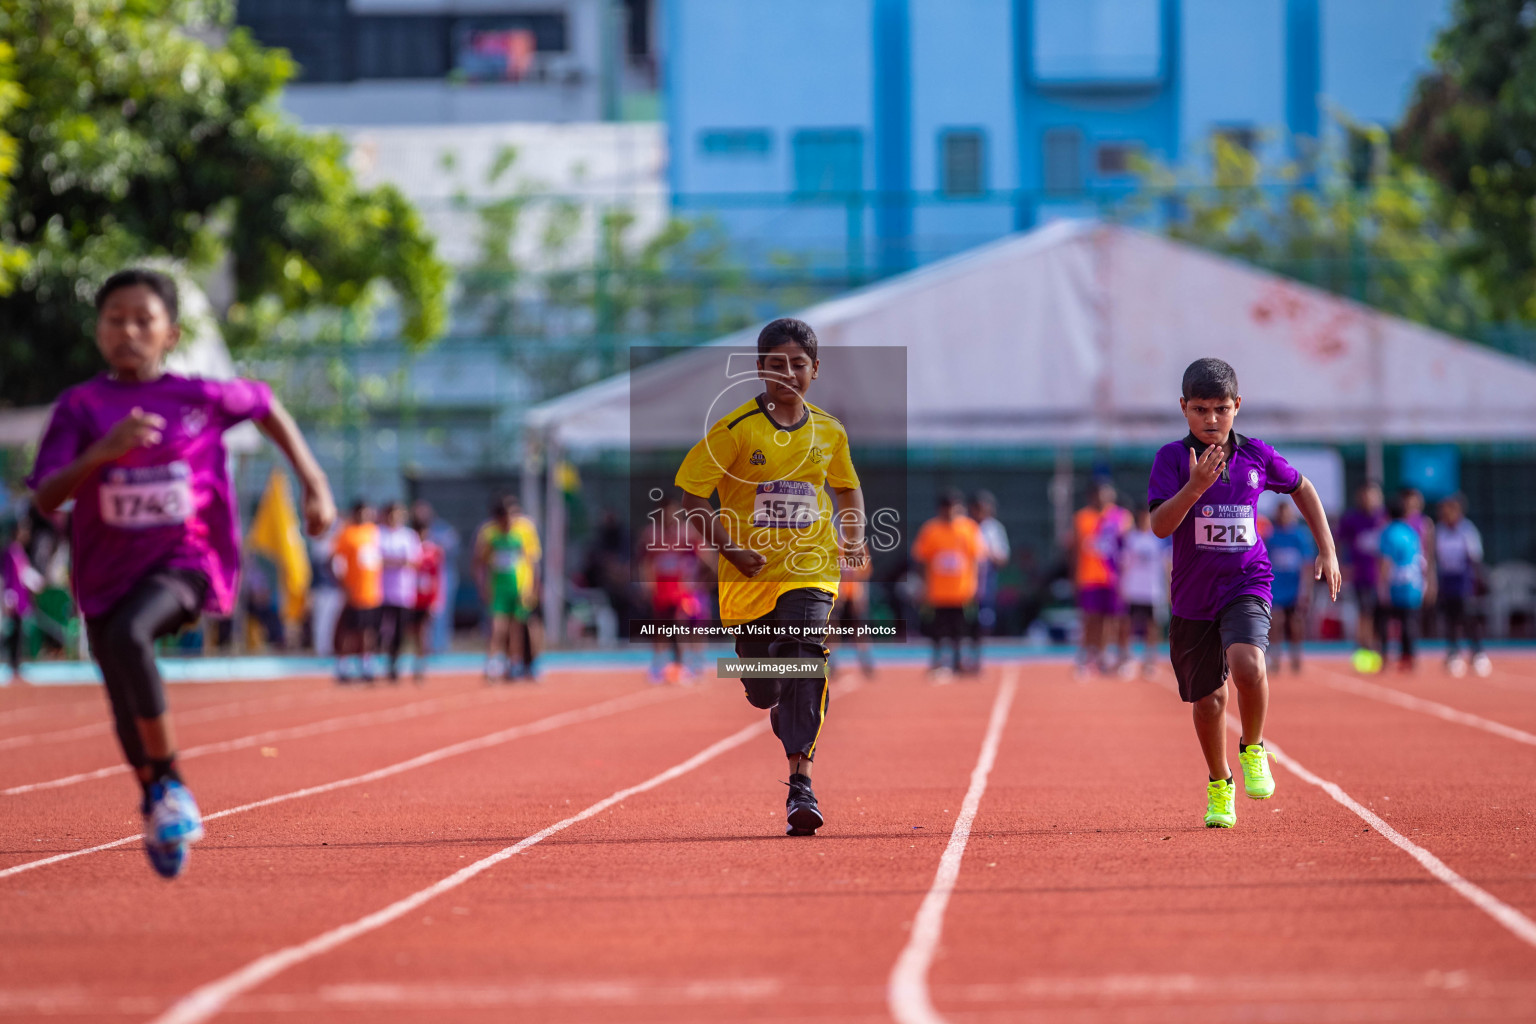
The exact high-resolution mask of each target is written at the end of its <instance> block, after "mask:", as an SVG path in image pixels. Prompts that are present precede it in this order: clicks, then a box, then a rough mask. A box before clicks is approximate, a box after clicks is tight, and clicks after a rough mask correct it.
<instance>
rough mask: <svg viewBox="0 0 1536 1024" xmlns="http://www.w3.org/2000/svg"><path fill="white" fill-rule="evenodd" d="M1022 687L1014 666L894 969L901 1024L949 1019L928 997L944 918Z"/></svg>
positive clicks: (890, 999) (892, 1003)
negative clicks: (935, 1007) (956, 815)
mask: <svg viewBox="0 0 1536 1024" xmlns="http://www.w3.org/2000/svg"><path fill="white" fill-rule="evenodd" d="M1018 683H1019V670H1018V666H1016V665H1010V666H1009V667H1008V669H1007V670H1006V674H1005V675H1004V677H1003V682H1002V685H1001V686H999V687H998V689H997V699H996V700H994V701H993V702H992V718H991V720H990V721H989V722H988V723H987V733H986V737H985V738H984V739H983V740H982V742H981V754H980V756H979V757H977V759H976V767H975V768H973V769H972V770H971V785H970V788H969V789H967V790H966V791H965V800H964V802H963V803H961V805H960V814H959V816H958V817H957V818H955V827H954V829H953V830H952V831H951V832H950V834H949V845H948V846H946V847H945V848H944V855H943V856H942V857H940V858H939V868H938V870H937V871H936V872H934V877H933V886H932V887H931V888H930V889H929V890H928V895H926V896H924V897H923V902H922V905H921V906H920V907H918V910H917V917H916V918H915V919H914V920H913V921H912V931H911V933H910V934H909V935H908V936H907V945H906V947H905V948H904V949H903V950H902V951H901V955H900V956H899V957H897V958H896V966H895V967H893V968H892V969H891V976H890V980H889V981H888V982H887V983H886V995H885V1000H886V1005H887V1006H888V1007H889V1008H890V1011H891V1016H892V1017H894V1018H896V1021H897V1024H943V1020H944V1018H943V1017H940V1016H939V1013H938V1011H937V1010H935V1009H934V1008H933V999H932V997H931V995H930V993H929V991H928V970H929V968H930V967H932V966H933V957H934V954H935V953H936V952H938V948H939V937H940V936H941V935H942V934H943V931H944V912H945V910H947V909H948V908H949V898H950V896H951V894H953V893H954V891H955V882H956V881H957V880H958V879H959V877H960V861H961V858H963V857H964V856H965V845H966V843H967V842H969V841H970V838H971V823H972V822H973V821H975V819H976V811H977V809H978V808H979V807H980V806H981V797H982V794H983V793H985V792H986V791H987V776H989V775H990V774H991V773H992V765H993V762H995V761H996V760H997V748H998V745H999V744H1000V743H1001V742H1002V737H1003V726H1004V725H1006V724H1007V722H1008V710H1009V708H1011V707H1012V706H1013V695H1014V691H1015V690H1016V689H1017V688H1018Z"/></svg>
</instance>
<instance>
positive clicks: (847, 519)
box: [832, 487, 869, 569]
mask: <svg viewBox="0 0 1536 1024" xmlns="http://www.w3.org/2000/svg"><path fill="white" fill-rule="evenodd" d="M832 493H833V494H835V495H836V496H837V519H836V520H835V522H836V525H837V546H838V550H839V552H840V553H841V555H842V561H843V567H844V568H847V569H862V568H864V566H865V565H867V564H868V563H869V550H868V548H866V547H865V546H864V531H865V526H866V523H867V522H868V516H867V515H866V513H865V510H864V489H863V488H861V487H834V488H832Z"/></svg>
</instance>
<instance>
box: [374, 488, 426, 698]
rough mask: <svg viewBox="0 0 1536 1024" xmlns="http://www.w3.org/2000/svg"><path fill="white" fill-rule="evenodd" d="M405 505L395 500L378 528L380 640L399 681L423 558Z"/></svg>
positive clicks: (391, 671)
mask: <svg viewBox="0 0 1536 1024" xmlns="http://www.w3.org/2000/svg"><path fill="white" fill-rule="evenodd" d="M405 518H406V517H405V506H404V505H402V504H400V502H398V501H392V502H390V503H389V504H388V505H386V506H385V507H384V523H383V525H382V526H381V527H380V528H379V555H380V557H381V558H382V559H383V562H384V573H383V590H384V611H383V614H382V621H381V622H380V625H379V644H380V646H381V647H382V648H383V649H384V650H386V651H388V652H389V681H390V682H392V683H398V682H399V681H400V647H401V645H402V644H403V643H404V642H405V635H406V633H408V632H410V625H411V618H412V614H413V612H414V611H415V608H416V566H417V564H418V563H419V562H420V561H421V536H420V535H419V534H418V533H417V532H416V531H415V530H413V529H411V528H410V527H409V526H408V525H406V521H405Z"/></svg>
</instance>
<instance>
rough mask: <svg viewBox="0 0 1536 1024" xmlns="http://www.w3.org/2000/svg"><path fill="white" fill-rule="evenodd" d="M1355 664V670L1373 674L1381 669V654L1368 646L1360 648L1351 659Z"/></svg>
mask: <svg viewBox="0 0 1536 1024" xmlns="http://www.w3.org/2000/svg"><path fill="white" fill-rule="evenodd" d="M1350 660H1351V661H1352V662H1353V663H1354V666H1355V671H1356V672H1359V673H1360V674H1362V675H1367V676H1373V675H1375V674H1376V673H1377V672H1380V671H1381V655H1379V654H1377V653H1376V652H1375V651H1372V650H1369V649H1367V648H1364V647H1362V648H1360V649H1359V650H1358V651H1356V652H1355V655H1354V657H1353V658H1352V659H1350Z"/></svg>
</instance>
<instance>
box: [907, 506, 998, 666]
mask: <svg viewBox="0 0 1536 1024" xmlns="http://www.w3.org/2000/svg"><path fill="white" fill-rule="evenodd" d="M982 550H983V543H982V539H981V528H980V527H978V526H977V525H976V520H974V519H972V518H971V517H970V516H968V515H966V514H965V513H964V512H963V511H961V503H960V495H959V494H958V493H956V492H954V491H945V492H943V493H942V494H940V495H939V514H938V515H936V516H934V517H933V518H932V519H930V520H928V521H927V522H926V523H924V524H923V528H922V529H921V530H919V531H918V534H917V542H916V543H915V544H913V545H912V557H913V558H914V559H916V560H917V561H918V562H920V563H921V564H922V566H923V569H924V587H923V603H924V605H925V606H926V608H927V609H928V619H929V630H930V633H931V635H932V637H933V662H932V664H931V665H930V666H929V674H930V675H931V676H932V677H933V678H934V679H935V680H936V681H938V682H944V681H947V680H948V679H949V678H950V676H951V675H952V674H954V673H957V672H959V671H960V645H961V640H962V638H964V637H966V636H969V635H970V631H971V630H970V620H971V617H972V616H974V615H975V614H976V607H975V601H976V560H977V558H979V557H980V555H981V552H982ZM945 643H949V644H950V645H951V647H952V655H951V667H949V668H946V667H944V665H943V660H944V659H943V648H944V644H945Z"/></svg>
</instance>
